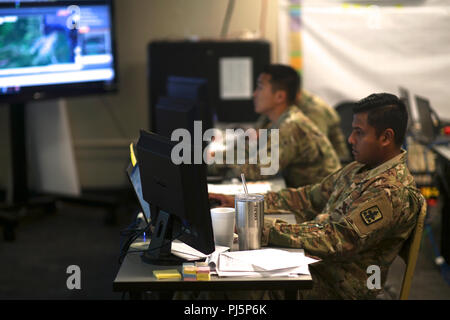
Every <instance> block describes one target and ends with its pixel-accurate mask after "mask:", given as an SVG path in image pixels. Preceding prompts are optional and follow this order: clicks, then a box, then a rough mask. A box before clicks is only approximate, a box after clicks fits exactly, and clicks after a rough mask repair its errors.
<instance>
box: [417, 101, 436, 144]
mask: <svg viewBox="0 0 450 320" xmlns="http://www.w3.org/2000/svg"><path fill="white" fill-rule="evenodd" d="M415 98H416V104H417V111H418V112H419V121H420V129H421V132H422V135H421V136H422V139H424V142H426V143H432V142H433V141H434V140H435V139H436V136H437V130H438V128H439V117H438V116H437V114H436V112H434V110H433V109H432V108H431V106H430V101H429V100H428V99H426V98H424V97H420V96H415ZM433 118H434V119H433ZM435 122H436V124H435Z"/></svg>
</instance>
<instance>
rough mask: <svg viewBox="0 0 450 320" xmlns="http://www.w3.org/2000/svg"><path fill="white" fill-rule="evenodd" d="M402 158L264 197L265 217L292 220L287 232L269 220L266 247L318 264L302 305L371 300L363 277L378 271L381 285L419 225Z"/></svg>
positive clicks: (417, 203) (417, 200) (356, 166)
mask: <svg viewBox="0 0 450 320" xmlns="http://www.w3.org/2000/svg"><path fill="white" fill-rule="evenodd" d="M405 161H406V151H404V150H402V153H401V154H400V155H398V156H396V157H395V158H393V159H391V160H389V161H387V162H385V163H383V164H382V165H380V166H378V167H376V168H373V169H371V170H366V169H365V167H364V165H362V164H360V163H358V162H352V163H350V164H349V165H347V166H346V167H344V168H343V169H341V170H339V171H338V172H336V173H334V174H331V175H330V176H328V177H326V178H325V179H324V180H323V181H322V182H321V183H318V184H315V185H311V186H306V187H301V188H298V189H284V190H281V191H280V192H277V193H274V192H269V193H268V194H267V195H266V196H265V207H266V211H265V212H266V214H270V213H275V212H280V211H282V212H286V211H290V212H293V213H294V214H295V216H296V220H297V224H295V225H289V224H287V223H285V222H283V221H280V220H277V219H271V218H270V215H266V218H265V221H264V231H263V237H262V243H263V245H277V246H285V247H295V248H303V249H304V250H305V253H307V254H308V255H310V256H313V257H318V258H320V259H322V260H321V261H320V262H317V263H314V264H312V265H310V271H311V275H312V277H313V279H314V283H315V284H314V288H313V289H312V290H310V291H300V292H299V294H300V298H303V299H328V298H329V299H372V298H375V297H376V296H377V295H378V294H379V293H380V290H377V289H372V290H370V289H368V287H367V279H368V277H369V276H370V275H369V274H367V273H366V271H367V268H368V267H369V266H371V265H376V266H379V267H380V270H381V284H382V286H383V285H384V282H385V281H386V277H387V272H388V268H389V266H390V265H391V264H392V262H393V260H394V259H395V257H396V256H397V255H398V253H399V251H400V249H401V247H402V245H403V243H404V242H405V240H406V239H407V238H408V237H409V235H410V233H411V231H412V230H413V229H414V227H415V225H416V220H417V215H418V212H419V210H420V208H421V207H422V205H426V204H425V202H424V198H423V197H422V195H421V194H420V192H419V191H418V189H417V188H416V187H415V182H414V180H413V177H412V176H411V174H410V172H409V170H408V168H407V166H406V162H405Z"/></svg>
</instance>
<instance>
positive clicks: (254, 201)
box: [234, 194, 264, 250]
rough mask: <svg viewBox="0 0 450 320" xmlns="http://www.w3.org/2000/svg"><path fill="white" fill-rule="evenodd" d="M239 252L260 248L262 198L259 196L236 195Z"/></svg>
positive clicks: (262, 225)
mask: <svg viewBox="0 0 450 320" xmlns="http://www.w3.org/2000/svg"><path fill="white" fill-rule="evenodd" d="M234 205H235V209H236V228H237V232H238V238H239V250H253V249H259V248H260V247H261V235H262V229H263V227H264V196H263V195H260V194H238V195H236V196H235V201H234Z"/></svg>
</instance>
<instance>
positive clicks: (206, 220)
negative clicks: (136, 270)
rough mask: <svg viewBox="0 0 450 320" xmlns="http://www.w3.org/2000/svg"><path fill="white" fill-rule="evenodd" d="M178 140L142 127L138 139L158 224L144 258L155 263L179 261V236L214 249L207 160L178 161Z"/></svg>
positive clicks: (146, 190) (145, 184) (146, 192)
mask: <svg viewBox="0 0 450 320" xmlns="http://www.w3.org/2000/svg"><path fill="white" fill-rule="evenodd" d="M176 144H177V143H176V142H173V141H171V140H170V139H169V138H167V137H163V136H161V135H158V134H155V133H150V132H146V131H144V130H141V133H140V137H139V141H138V143H137V154H138V155H137V158H138V159H137V161H138V163H139V165H140V173H141V182H142V192H143V196H144V199H145V201H147V202H148V203H149V205H150V212H151V220H152V224H153V226H154V230H153V232H152V236H151V241H150V245H149V248H148V249H147V250H146V251H145V252H144V254H143V256H142V259H143V261H145V262H148V263H152V264H174V263H175V264H179V263H180V262H181V260H180V258H178V257H175V256H173V255H172V254H171V253H170V252H171V241H172V240H174V239H179V240H181V241H183V242H184V243H186V244H188V245H189V246H191V247H193V248H194V249H197V250H198V251H200V252H203V253H204V254H210V253H212V252H213V251H214V249H215V246H214V236H213V230H212V224H211V215H210V206H209V200H208V187H207V184H206V167H205V164H203V163H202V164H180V165H175V164H174V163H173V161H172V158H171V152H172V149H173V147H174V146H175V145H176Z"/></svg>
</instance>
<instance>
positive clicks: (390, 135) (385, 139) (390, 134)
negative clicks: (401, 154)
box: [381, 128, 395, 147]
mask: <svg viewBox="0 0 450 320" xmlns="http://www.w3.org/2000/svg"><path fill="white" fill-rule="evenodd" d="M389 144H395V132H394V130H392V129H391V128H387V129H386V130H384V132H383V133H382V134H381V145H382V146H383V147H385V146H388V145H389Z"/></svg>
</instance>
